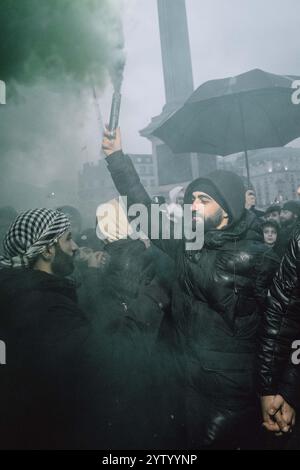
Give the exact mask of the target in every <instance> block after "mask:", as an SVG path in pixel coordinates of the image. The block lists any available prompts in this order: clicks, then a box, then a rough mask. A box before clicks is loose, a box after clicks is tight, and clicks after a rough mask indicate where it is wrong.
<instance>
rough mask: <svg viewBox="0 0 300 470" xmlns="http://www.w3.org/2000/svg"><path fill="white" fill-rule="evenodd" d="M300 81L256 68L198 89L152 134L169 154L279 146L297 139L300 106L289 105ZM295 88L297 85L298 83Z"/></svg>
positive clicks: (237, 150)
mask: <svg viewBox="0 0 300 470" xmlns="http://www.w3.org/2000/svg"><path fill="white" fill-rule="evenodd" d="M296 80H300V77H295V76H283V75H274V74H271V73H267V72H264V71H263V70H259V69H255V70H251V71H250V72H247V73H244V74H242V75H238V76H236V77H231V78H225V79H221V80H211V81H209V82H206V83H204V84H203V85H201V86H200V87H199V88H198V89H197V90H196V91H194V93H193V94H192V95H191V97H190V98H189V99H188V100H187V101H186V103H185V104H184V106H183V107H182V108H180V109H179V110H177V111H176V112H175V113H173V114H172V115H171V116H170V117H169V118H168V119H167V120H166V121H165V122H164V123H163V124H161V125H160V127H158V128H157V129H155V130H154V131H153V135H154V136H156V137H158V138H159V139H161V140H162V141H164V142H165V143H166V144H167V145H168V146H169V147H170V148H171V150H172V151H173V152H174V153H187V152H203V153H208V154H213V155H222V156H226V155H231V154H233V153H238V152H241V151H244V152H245V157H246V165H247V175H248V179H249V178H250V175H249V162H248V154H247V150H254V149H260V148H270V147H282V146H284V145H285V144H287V143H288V142H291V141H292V140H294V139H295V138H297V137H299V136H300V104H299V105H297V104H296V103H294V102H293V101H295V100H292V96H293V94H294V93H295V89H293V87H295V86H296V85H297V84H296V83H295V81H296ZM299 83H300V82H299Z"/></svg>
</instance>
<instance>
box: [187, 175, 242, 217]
mask: <svg viewBox="0 0 300 470" xmlns="http://www.w3.org/2000/svg"><path fill="white" fill-rule="evenodd" d="M208 183H209V184H210V185H212V186H213V187H214V189H215V192H216V193H218V194H219V195H220V199H221V200H223V201H224V202H225V204H226V207H224V209H226V210H228V212H229V216H230V223H231V224H232V223H234V222H237V221H238V220H240V218H241V217H242V215H243V213H244V210H245V188H244V184H243V180H242V179H241V178H240V177H239V176H238V175H237V174H236V173H233V172H231V171H225V170H216V171H213V172H212V173H209V174H208V175H207V176H205V178H202V177H201V178H197V179H195V180H194V181H192V182H191V183H190V185H189V186H188V187H187V189H186V191H185V195H184V203H185V204H190V203H191V201H192V194H193V192H194V191H201V186H203V187H204V186H207V184H208Z"/></svg>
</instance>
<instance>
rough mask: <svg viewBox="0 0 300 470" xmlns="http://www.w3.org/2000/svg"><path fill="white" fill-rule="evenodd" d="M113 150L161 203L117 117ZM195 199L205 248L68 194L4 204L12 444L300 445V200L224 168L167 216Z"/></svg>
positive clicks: (6, 432)
mask: <svg viewBox="0 0 300 470" xmlns="http://www.w3.org/2000/svg"><path fill="white" fill-rule="evenodd" d="M103 151H104V152H105V154H106V157H107V164H108V169H109V171H110V173H111V177H112V179H113V181H114V183H115V186H116V188H117V190H118V191H119V193H120V195H122V196H127V198H128V204H129V205H130V204H134V203H142V204H144V205H145V206H146V207H148V208H149V209H150V208H151V205H152V204H153V203H159V202H160V201H153V200H152V199H151V198H150V196H149V195H148V194H147V192H146V191H145V189H144V187H143V186H142V184H141V182H140V180H139V177H138V175H137V172H136V170H135V168H134V166H133V164H132V162H131V160H130V158H129V157H128V156H127V155H124V154H123V152H122V146H121V137H120V131H119V130H117V132H116V134H114V135H111V134H110V133H109V132H108V131H107V132H106V133H105V135H104V139H103ZM183 204H189V205H190V206H191V210H192V220H193V223H197V222H198V221H200V220H203V217H204V220H203V221H204V245H203V247H202V248H201V249H198V250H188V249H186V244H185V240H184V239H177V238H176V237H175V236H172V234H173V233H174V231H172V230H171V232H170V233H171V236H170V238H169V239H167V240H166V239H164V237H162V236H159V237H158V238H156V239H151V236H150V235H149V238H150V239H147V240H144V239H142V240H134V239H131V238H130V237H127V238H123V239H119V240H115V241H111V242H108V241H107V240H103V239H100V238H99V237H98V235H97V230H96V228H89V229H83V226H82V218H81V215H80V212H79V211H78V210H77V209H76V208H74V207H71V206H63V207H59V208H57V209H55V210H52V209H33V210H29V211H25V212H21V213H19V214H17V212H16V211H15V210H14V209H13V208H10V207H3V208H1V209H0V231H1V233H0V236H1V245H2V246H1V257H0V265H1V269H0V302H1V307H2V308H1V312H2V313H1V315H0V339H1V340H2V341H4V342H5V344H6V348H7V364H6V365H5V366H0V374H1V391H0V394H1V399H0V415H1V420H0V447H1V448H2V449H167V448H168V449H240V448H241V449H243V448H250V449H265V448H274V449H278V448H285V449H287V448H294V449H299V448H300V434H299V423H298V416H297V409H298V407H299V401H300V369H299V367H300V366H297V365H295V364H293V362H292V360H291V355H292V352H293V350H292V343H293V341H295V340H298V339H300V316H299V311H300V290H299V287H300V286H299V275H300V271H299V266H300V253H299V248H300V224H299V218H300V203H299V202H297V201H288V202H286V203H284V204H283V206H281V205H279V204H274V205H272V206H271V207H269V208H268V209H267V210H266V211H260V210H258V209H256V207H255V206H256V200H255V191H254V188H253V187H252V186H250V185H249V184H248V182H247V181H246V182H245V181H243V180H242V179H241V178H240V177H239V176H238V175H236V174H234V173H232V172H229V171H223V170H217V171H214V172H213V173H211V174H209V175H207V176H205V177H200V178H198V179H196V180H194V181H192V182H191V183H190V185H189V186H188V187H187V188H186V190H185V191H184V189H183V188H182V187H177V188H174V190H172V191H171V194H170V201H169V204H167V206H166V210H162V211H161V219H163V218H167V219H168V221H169V222H170V223H171V225H174V224H176V223H181V220H182V215H183V210H182V206H183ZM149 223H150V224H151V223H154V222H153V221H152V220H151V210H149ZM262 425H263V426H262ZM263 428H264V431H263Z"/></svg>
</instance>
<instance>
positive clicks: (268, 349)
mask: <svg viewBox="0 0 300 470" xmlns="http://www.w3.org/2000/svg"><path fill="white" fill-rule="evenodd" d="M295 340H300V225H298V226H297V227H296V228H295V230H294V232H293V236H292V239H291V241H290V244H289V246H288V249H287V251H286V253H285V256H284V258H283V259H282V261H281V265H280V269H279V270H278V272H277V274H276V276H275V277H274V280H273V283H272V286H271V289H270V296H269V299H268V309H267V311H266V314H265V315H264V320H263V325H262V334H261V343H260V349H259V390H260V393H261V395H274V394H277V393H279V394H281V395H282V396H283V397H284V398H285V399H286V401H287V402H288V403H290V404H291V405H293V406H294V407H299V405H300V366H299V365H296V364H293V362H292V354H293V352H294V350H293V349H292V344H293V342H294V341H295Z"/></svg>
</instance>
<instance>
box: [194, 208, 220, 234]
mask: <svg viewBox="0 0 300 470" xmlns="http://www.w3.org/2000/svg"><path fill="white" fill-rule="evenodd" d="M192 215H193V216H197V213H196V212H193V214H192ZM222 220H223V211H222V209H221V208H220V209H217V211H216V212H215V214H214V215H211V216H209V217H206V216H204V233H206V232H209V231H210V230H216V229H217V227H219V225H220V224H221V222H222ZM195 227H196V221H195V220H193V230H195Z"/></svg>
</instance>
